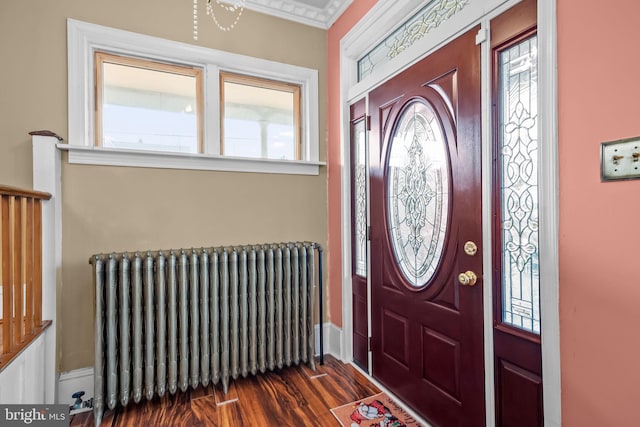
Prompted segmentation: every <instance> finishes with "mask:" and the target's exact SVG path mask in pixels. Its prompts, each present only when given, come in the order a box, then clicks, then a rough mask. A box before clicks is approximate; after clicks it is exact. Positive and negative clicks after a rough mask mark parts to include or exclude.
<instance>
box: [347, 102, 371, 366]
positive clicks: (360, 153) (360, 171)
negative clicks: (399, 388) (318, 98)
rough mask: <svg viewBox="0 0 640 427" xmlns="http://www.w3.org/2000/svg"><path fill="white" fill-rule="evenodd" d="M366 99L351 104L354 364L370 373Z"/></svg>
mask: <svg viewBox="0 0 640 427" xmlns="http://www.w3.org/2000/svg"><path fill="white" fill-rule="evenodd" d="M365 107H366V104H365V100H364V99H362V100H360V101H358V102H356V103H354V104H353V105H351V108H350V113H351V254H352V256H351V265H352V269H351V289H352V295H351V297H352V307H351V308H352V313H353V361H354V362H355V363H356V364H357V365H358V366H360V367H361V368H362V369H364V370H366V371H368V370H369V369H368V363H369V362H368V359H369V316H368V311H367V310H368V308H367V307H368V297H367V264H368V259H367V139H366V131H367V122H366V114H365V113H366V111H365Z"/></svg>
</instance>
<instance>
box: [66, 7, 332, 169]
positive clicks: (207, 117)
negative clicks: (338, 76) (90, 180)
mask: <svg viewBox="0 0 640 427" xmlns="http://www.w3.org/2000/svg"><path fill="white" fill-rule="evenodd" d="M96 50H101V51H106V52H111V53H115V54H121V55H130V56H135V57H140V58H145V59H150V60H156V61H166V62H170V63H176V64H178V65H188V66H195V67H201V68H202V69H203V70H204V82H203V83H204V114H203V118H204V119H203V120H204V123H203V128H204V139H203V142H204V151H205V153H204V154H188V155H185V154H182V153H166V152H149V151H135V150H122V149H108V148H103V147H95V146H94V141H95V137H94V132H95V120H94V113H93V112H94V111H95V108H94V106H95V104H94V103H95V99H94V93H93V92H94V91H93V87H94V83H95V82H94V79H95V77H94V72H93V69H94V55H93V53H94V52H95V51H96ZM67 51H68V64H67V65H68V85H69V86H68V87H69V93H68V96H69V99H68V101H69V141H68V144H58V147H59V148H61V149H64V150H68V151H69V156H68V159H69V163H80V164H95V165H113V166H133V167H154V168H170V169H197V170H221V171H237V172H260V173H282V174H301V175H318V173H319V167H320V166H323V165H325V164H326V163H325V162H321V161H319V149H318V146H319V137H318V133H319V124H318V113H319V107H318V71H317V70H314V69H310V68H305V67H299V66H296V65H290V64H284V63H281V62H275V61H269V60H266V59H261V58H254V57H250V56H245V55H239V54H236V53H230V52H223V51H219V50H214V49H209V48H205V47H201V46H195V45H191V44H187V43H180V42H176V41H172V40H166V39H162V38H158V37H152V36H148V35H144V34H137V33H132V32H129V31H124V30H118V29H115V28H110V27H104V26H101V25H96V24H91V23H87V22H82V21H77V20H74V19H67ZM220 71H228V72H233V73H239V74H247V75H251V76H256V77H261V78H265V79H271V80H279V81H285V82H290V83H294V84H298V85H300V86H301V96H302V104H301V108H302V112H301V113H302V114H301V116H302V135H301V137H302V152H301V154H302V158H301V160H273V159H259V158H244V157H242V158H240V157H229V156H222V155H220V118H219V117H220V106H219V105H220V83H219V73H220Z"/></svg>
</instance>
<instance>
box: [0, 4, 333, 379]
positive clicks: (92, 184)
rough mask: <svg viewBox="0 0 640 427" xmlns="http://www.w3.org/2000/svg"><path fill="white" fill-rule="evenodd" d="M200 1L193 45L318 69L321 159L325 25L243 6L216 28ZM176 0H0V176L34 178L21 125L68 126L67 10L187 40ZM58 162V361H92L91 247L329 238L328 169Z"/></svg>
mask: <svg viewBox="0 0 640 427" xmlns="http://www.w3.org/2000/svg"><path fill="white" fill-rule="evenodd" d="M200 3H201V13H200V31H199V41H198V42H197V43H198V44H199V45H203V46H207V47H211V48H215V49H220V50H225V51H231V52H236V53H241V54H245V55H251V56H256V57H260V58H265V59H270V60H275V61H281V62H286V63H290V64H294V65H300V66H304V67H309V68H314V69H317V70H318V71H319V83H320V85H319V89H320V105H319V110H320V118H319V119H320V120H319V124H320V129H321V131H320V135H319V137H320V141H321V142H320V156H321V160H323V159H324V153H325V152H326V148H325V128H326V125H325V111H326V100H325V98H326V97H325V93H326V86H325V81H326V77H325V72H326V32H325V31H323V30H319V29H315V28H311V27H307V26H303V25H298V24H294V23H291V22H288V21H284V20H281V19H278V18H273V17H269V16H266V15H262V14H258V13H254V12H251V11H245V12H244V14H243V16H242V18H241V19H240V21H239V23H238V25H237V26H236V28H235V29H234V30H233V31H231V32H228V33H224V32H221V31H218V30H217V28H216V27H215V25H214V24H213V23H212V22H211V21H210V18H209V17H207V16H206V14H205V13H204V4H205V2H200ZM191 14H192V6H191V3H190V2H185V1H175V0H136V1H130V0H109V1H95V0H56V1H44V0H39V1H38V0H1V1H0V60H1V61H2V66H1V67H0V132H1V133H2V136H1V137H0V183H2V184H7V185H14V186H21V187H27V188H29V187H31V185H32V183H31V173H32V167H31V147H30V139H29V136H28V135H27V133H28V132H29V131H32V130H36V129H50V130H53V131H55V132H56V133H58V134H60V135H61V136H62V137H64V138H65V140H66V136H67V49H66V18H68V17H69V18H74V19H79V20H83V21H87V22H92V23H96V24H101V25H107V26H111V27H115V28H120V29H124V30H129V31H134V32H139V33H144V34H149V35H153V36H157V37H163V38H167V39H172V40H177V41H181V42H186V43H193V39H192V32H191V31H192V15H191ZM63 159H64V160H63V171H62V204H63V209H62V216H63V218H62V219H63V221H62V227H63V241H62V244H63V251H62V252H63V253H62V264H63V265H62V284H61V290H60V293H59V301H60V306H59V311H60V318H59V319H60V322H59V327H58V330H59V344H60V347H59V349H60V370H61V371H69V370H73V369H78V368H82V367H86V366H91V365H93V316H94V309H93V297H94V293H93V289H92V285H91V279H90V267H89V264H88V259H89V256H90V255H92V254H93V253H96V252H105V251H118V250H136V249H140V250H145V249H164V248H171V247H191V246H210V245H222V244H242V243H259V242H266V241H285V240H313V241H317V242H320V243H321V244H323V246H326V240H327V228H326V224H327V215H326V212H327V195H326V171H325V169H324V168H321V173H320V175H319V176H314V177H306V176H305V177H300V176H290V175H268V174H254V173H228V172H205V171H183V170H169V169H142V168H119V167H105V166H83V165H69V164H67V163H66V156H65V157H63Z"/></svg>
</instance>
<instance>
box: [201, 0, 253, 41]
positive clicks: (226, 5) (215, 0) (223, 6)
mask: <svg viewBox="0 0 640 427" xmlns="http://www.w3.org/2000/svg"><path fill="white" fill-rule="evenodd" d="M245 3H246V0H233V1H222V0H207V15H209V16H211V19H212V20H213V22H215V24H216V26H217V27H218V29H219V30H220V31H230V30H232V29H233V27H235V26H236V24H237V23H238V21H239V20H240V17H241V16H242V12H243V11H244V6H245ZM221 11H222V12H223V14H231V15H232V16H233V21H232V22H231V24H230V25H222V24H221V23H220V21H219V20H218V17H217V16H216V13H217V12H218V13H219V12H221ZM193 39H194V40H198V0H193Z"/></svg>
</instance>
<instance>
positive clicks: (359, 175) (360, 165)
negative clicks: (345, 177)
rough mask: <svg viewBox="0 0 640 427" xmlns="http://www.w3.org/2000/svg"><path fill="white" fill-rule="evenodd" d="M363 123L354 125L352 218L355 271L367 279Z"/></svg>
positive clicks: (365, 176) (365, 173) (364, 139)
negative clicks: (353, 223) (353, 224)
mask: <svg viewBox="0 0 640 427" xmlns="http://www.w3.org/2000/svg"><path fill="white" fill-rule="evenodd" d="M366 134H367V133H366V129H365V121H364V120H360V121H359V122H357V123H356V124H355V125H354V128H353V137H354V141H353V142H352V143H353V144H354V150H353V155H354V157H355V158H354V159H353V164H354V168H355V171H354V172H355V174H354V175H355V182H354V185H353V189H354V195H353V197H354V212H353V215H354V218H355V230H354V232H355V242H354V243H353V247H354V250H355V254H354V258H355V271H356V274H357V275H358V276H360V277H367V163H366V156H367V146H366Z"/></svg>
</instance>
